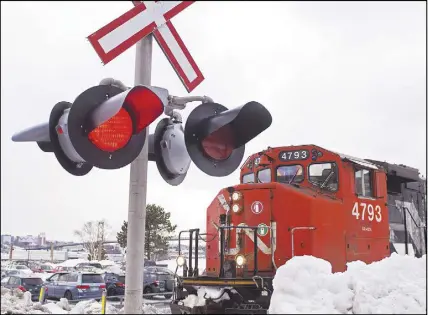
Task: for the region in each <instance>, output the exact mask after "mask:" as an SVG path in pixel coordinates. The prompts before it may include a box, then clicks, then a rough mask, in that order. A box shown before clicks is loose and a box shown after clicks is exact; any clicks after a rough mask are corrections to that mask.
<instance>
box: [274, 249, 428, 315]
mask: <svg viewBox="0 0 428 315" xmlns="http://www.w3.org/2000/svg"><path fill="white" fill-rule="evenodd" d="M273 286H274V292H273V295H272V299H271V304H270V308H269V313H276V314H279V313H283V314H284V313H285V314H287V313H288V314H291V313H293V314H307V313H324V314H352V313H354V314H373V313H377V314H385V313H395V314H404V313H411V314H425V313H426V299H427V291H426V255H425V256H423V257H422V258H414V257H411V256H400V255H397V254H392V256H391V257H389V258H386V259H384V260H382V261H379V262H375V263H372V264H369V265H367V264H365V263H363V262H361V261H357V262H351V263H349V264H348V270H347V271H346V272H344V273H335V274H332V272H331V265H330V263H329V262H327V261H325V260H322V259H319V258H315V257H312V256H302V257H294V258H293V259H291V260H289V261H288V262H287V263H286V264H285V265H283V266H281V267H280V268H278V270H277V273H276V276H275V278H274V280H273Z"/></svg>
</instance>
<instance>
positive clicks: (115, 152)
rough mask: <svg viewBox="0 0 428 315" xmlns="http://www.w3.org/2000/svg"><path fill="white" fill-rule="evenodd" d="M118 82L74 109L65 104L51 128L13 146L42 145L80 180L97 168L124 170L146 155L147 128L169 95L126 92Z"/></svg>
mask: <svg viewBox="0 0 428 315" xmlns="http://www.w3.org/2000/svg"><path fill="white" fill-rule="evenodd" d="M103 81H105V80H103ZM103 81H102V82H103ZM105 82H107V81H105ZM112 82H113V83H114V82H116V81H115V80H113V81H112ZM112 82H110V81H109V83H108V84H106V83H103V84H101V85H97V86H93V87H91V88H89V89H87V90H86V91H84V92H83V93H81V94H80V95H79V96H78V97H77V98H76V100H75V101H74V102H73V104H71V103H69V102H59V103H58V104H56V105H55V106H54V108H53V109H52V111H51V114H50V118H49V122H48V123H47V124H41V125H38V126H36V127H33V128H29V129H27V130H24V131H22V132H20V133H18V134H15V135H14V136H13V137H12V140H13V141H36V142H37V144H38V146H39V148H40V149H41V150H42V151H44V152H53V153H54V154H55V156H56V158H57V160H58V162H59V163H60V164H61V166H62V167H63V168H64V169H65V170H67V171H68V172H69V173H70V174H73V175H76V176H82V175H86V174H87V173H88V172H89V171H90V170H91V169H92V167H93V166H96V167H98V168H102V169H118V168H121V167H124V166H126V165H128V164H129V163H131V162H132V161H133V160H134V159H135V158H136V157H137V156H138V155H139V153H140V152H141V150H142V148H143V146H144V142H145V139H146V127H147V126H148V125H150V124H151V123H152V122H153V121H154V120H155V119H156V118H158V117H159V116H160V115H161V114H162V113H163V111H164V106H165V105H166V104H167V103H168V96H169V94H168V91H167V90H166V89H163V88H158V87H152V86H143V85H137V86H135V87H133V88H131V89H126V87H125V86H124V85H123V84H113V83H112ZM116 83H117V82H116ZM119 83H121V82H119Z"/></svg>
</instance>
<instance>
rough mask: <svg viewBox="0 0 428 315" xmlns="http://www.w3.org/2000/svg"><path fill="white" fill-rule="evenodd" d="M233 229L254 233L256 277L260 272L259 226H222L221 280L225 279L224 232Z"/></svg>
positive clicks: (220, 228)
mask: <svg viewBox="0 0 428 315" xmlns="http://www.w3.org/2000/svg"><path fill="white" fill-rule="evenodd" d="M266 228H269V229H271V227H270V226H266ZM231 229H251V230H253V232H254V271H253V273H254V276H255V275H257V272H258V259H257V258H258V245H257V230H258V229H259V227H258V226H248V225H236V226H235V225H220V226H219V230H220V275H219V276H220V278H222V277H224V270H223V269H224V268H223V267H224V230H231Z"/></svg>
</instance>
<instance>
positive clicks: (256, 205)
mask: <svg viewBox="0 0 428 315" xmlns="http://www.w3.org/2000/svg"><path fill="white" fill-rule="evenodd" d="M251 211H252V212H253V213H254V214H259V213H261V212H262V211H263V204H262V203H261V202H260V201H254V202H253V203H252V204H251Z"/></svg>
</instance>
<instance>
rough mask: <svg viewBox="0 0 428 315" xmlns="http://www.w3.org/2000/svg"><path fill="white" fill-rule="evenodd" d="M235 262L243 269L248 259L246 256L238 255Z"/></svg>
mask: <svg viewBox="0 0 428 315" xmlns="http://www.w3.org/2000/svg"><path fill="white" fill-rule="evenodd" d="M235 261H236V265H237V266H238V267H242V266H243V265H244V264H245V261H246V259H245V256H244V255H236V257H235Z"/></svg>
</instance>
